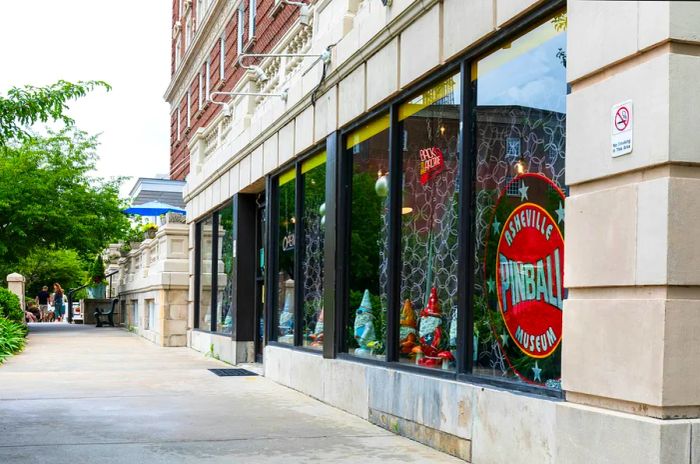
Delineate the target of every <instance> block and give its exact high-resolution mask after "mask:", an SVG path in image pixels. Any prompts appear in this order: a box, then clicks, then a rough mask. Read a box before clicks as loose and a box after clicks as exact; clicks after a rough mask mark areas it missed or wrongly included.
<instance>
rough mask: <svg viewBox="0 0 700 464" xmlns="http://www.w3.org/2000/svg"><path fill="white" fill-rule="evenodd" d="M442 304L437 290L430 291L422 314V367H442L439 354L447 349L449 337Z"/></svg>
mask: <svg viewBox="0 0 700 464" xmlns="http://www.w3.org/2000/svg"><path fill="white" fill-rule="evenodd" d="M443 325H444V321H443V318H442V313H441V312H440V303H438V298H437V290H436V289H435V287H433V288H432V289H431V290H430V298H429V299H428V306H426V307H425V309H423V310H422V311H421V312H420V330H419V331H418V334H419V336H420V339H419V341H420V345H421V348H422V350H423V354H424V357H423V359H421V360H419V361H418V363H419V364H420V365H422V366H428V367H437V366H440V365H442V358H441V357H440V356H439V354H440V353H441V352H442V351H444V350H445V349H446V345H447V337H446V333H445V328H444V327H443Z"/></svg>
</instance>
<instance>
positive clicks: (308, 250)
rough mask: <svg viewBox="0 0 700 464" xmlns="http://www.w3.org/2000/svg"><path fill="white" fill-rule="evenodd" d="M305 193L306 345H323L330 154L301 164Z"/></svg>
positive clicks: (319, 346) (303, 229)
mask: <svg viewBox="0 0 700 464" xmlns="http://www.w3.org/2000/svg"><path fill="white" fill-rule="evenodd" d="M301 172H302V175H303V177H302V185H303V192H304V193H303V196H304V213H303V215H302V239H303V246H302V249H301V253H302V270H303V273H304V274H303V279H304V281H303V292H304V294H303V302H304V307H303V313H302V314H303V318H304V320H303V325H304V326H303V344H304V346H309V347H311V348H318V349H321V348H323V329H324V327H323V252H324V248H323V243H324V232H325V227H324V226H325V222H326V153H325V152H323V153H320V154H318V155H316V156H312V157H311V158H310V159H308V160H306V161H304V162H303V163H302V164H301Z"/></svg>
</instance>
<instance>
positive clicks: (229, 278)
mask: <svg viewBox="0 0 700 464" xmlns="http://www.w3.org/2000/svg"><path fill="white" fill-rule="evenodd" d="M218 235H219V243H218V254H219V256H218V260H217V263H218V268H219V274H218V276H219V277H218V285H217V297H216V331H217V332H220V333H223V334H230V333H231V331H232V326H233V319H232V317H231V316H232V314H231V312H232V308H233V306H232V305H233V207H232V205H228V206H226V207H224V208H223V209H222V210H221V211H219V233H218Z"/></svg>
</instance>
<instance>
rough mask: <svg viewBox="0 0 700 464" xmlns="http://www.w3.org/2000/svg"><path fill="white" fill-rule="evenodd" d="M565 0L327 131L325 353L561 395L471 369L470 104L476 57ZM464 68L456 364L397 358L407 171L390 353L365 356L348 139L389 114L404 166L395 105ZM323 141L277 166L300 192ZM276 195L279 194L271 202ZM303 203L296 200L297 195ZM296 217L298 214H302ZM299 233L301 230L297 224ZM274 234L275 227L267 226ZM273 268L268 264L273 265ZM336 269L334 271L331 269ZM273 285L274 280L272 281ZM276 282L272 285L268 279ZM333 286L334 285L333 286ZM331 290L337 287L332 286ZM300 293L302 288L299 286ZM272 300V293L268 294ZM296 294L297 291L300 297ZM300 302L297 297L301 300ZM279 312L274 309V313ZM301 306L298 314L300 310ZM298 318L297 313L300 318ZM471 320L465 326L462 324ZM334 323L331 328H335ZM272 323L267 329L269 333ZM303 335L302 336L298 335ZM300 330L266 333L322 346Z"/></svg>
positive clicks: (396, 244) (397, 198)
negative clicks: (355, 307) (355, 321)
mask: <svg viewBox="0 0 700 464" xmlns="http://www.w3.org/2000/svg"><path fill="white" fill-rule="evenodd" d="M565 8H566V1H565V0H552V1H550V2H547V3H546V4H544V5H542V6H540V7H539V8H537V9H535V10H533V11H530V12H528V13H527V14H525V15H523V17H522V19H521V20H520V21H517V22H514V23H513V24H511V25H509V26H507V27H504V28H502V29H500V30H498V31H496V32H494V33H492V34H491V35H490V36H489V37H487V38H486V39H485V40H484V41H482V42H480V43H479V44H477V45H476V46H475V47H473V48H472V49H470V50H468V51H467V52H465V53H464V54H462V55H461V56H459V57H458V58H456V59H455V60H453V61H451V62H450V63H448V64H446V65H444V66H442V67H441V68H440V69H439V70H437V71H436V72H434V73H432V74H431V76H430V77H429V78H427V79H424V80H423V81H421V82H420V83H419V84H417V85H414V86H411V87H410V88H407V89H405V90H402V91H401V92H399V93H398V95H397V96H395V97H394V98H392V99H391V101H389V102H387V103H385V104H383V105H381V106H379V107H377V108H375V109H373V110H372V111H370V112H367V113H365V114H364V115H362V117H360V118H358V119H356V120H355V121H353V122H352V123H351V124H348V125H346V126H345V127H343V128H342V129H340V130H338V131H336V132H333V133H332V134H330V135H329V136H328V137H327V139H326V150H327V155H328V164H327V169H328V170H327V186H326V210H327V222H326V227H327V231H326V247H327V248H328V247H332V248H333V249H332V250H330V251H329V250H328V249H327V252H326V269H327V272H326V275H325V278H326V279H327V280H326V301H325V311H326V312H325V322H326V325H325V329H326V332H325V333H324V350H323V356H324V358H337V359H344V360H351V361H353V362H359V363H364V364H370V365H377V366H382V367H385V368H390V369H396V370H401V371H408V372H414V373H418V374H421V375H428V376H432V377H438V378H445V379H450V380H457V381H462V382H465V383H470V384H475V385H490V386H495V387H499V388H504V389H507V390H511V391H519V392H524V393H529V394H535V395H538V396H544V397H549V398H552V399H554V400H558V399H563V398H564V391H563V390H557V389H552V388H548V387H545V386H540V385H532V384H527V383H523V382H518V381H517V380H515V379H508V378H501V377H489V376H484V375H477V374H473V373H472V369H473V363H472V359H473V344H472V343H468V342H467V341H468V340H472V338H473V333H474V325H473V324H474V320H473V313H472V311H470V310H469V309H468V308H470V307H471V304H472V301H473V292H474V281H473V273H472V272H471V269H472V263H471V260H472V259H473V256H474V251H475V250H474V218H473V214H474V206H475V200H476V199H475V195H474V190H475V182H474V176H475V169H476V156H475V154H476V147H475V133H474V130H475V126H474V120H473V111H474V109H475V105H476V101H475V98H474V97H475V95H474V89H473V83H472V80H471V69H472V64H473V63H474V62H476V61H478V60H479V59H481V58H482V57H484V56H486V55H488V54H490V53H492V52H494V51H496V50H497V49H499V48H500V47H502V46H503V45H505V44H507V43H508V42H510V41H511V40H512V39H513V38H514V37H518V36H520V35H521V34H524V33H526V32H527V31H529V30H530V29H532V28H533V27H536V26H538V25H540V24H541V23H542V22H543V21H545V20H546V19H547V18H549V17H551V16H553V15H554V14H556V13H557V12H559V11H562V10H563V9H565ZM458 71H459V74H460V77H461V82H460V85H461V89H460V135H459V141H458V150H459V153H460V165H459V179H460V184H459V191H460V198H459V214H460V217H459V251H458V260H459V265H458V292H457V299H458V318H459V326H458V327H459V329H458V338H457V360H456V361H457V362H456V369H455V370H454V371H445V370H441V369H430V368H425V367H420V366H416V365H412V364H407V363H400V362H399V360H398V349H397V347H398V341H399V319H400V307H399V306H400V305H398V304H397V303H398V302H399V301H400V282H399V277H400V275H399V276H397V275H396V273H397V269H400V265H401V249H400V245H401V242H400V234H401V230H400V226H401V218H400V208H401V191H402V185H401V183H402V179H401V177H402V176H393V177H392V181H391V182H390V191H389V196H390V200H389V217H390V223H389V232H388V233H389V265H388V268H389V289H388V298H387V300H388V308H387V339H386V340H385V343H386V360H378V359H371V358H366V357H360V356H354V355H352V354H349V353H347V340H345V338H346V327H347V324H348V320H347V316H348V314H349V308H348V307H347V301H348V292H349V285H348V284H349V282H348V272H347V269H348V267H347V266H348V265H349V262H348V258H347V257H348V250H349V243H350V211H351V198H350V190H351V188H352V157H351V156H348V155H347V150H345V143H346V140H347V136H348V135H349V134H350V133H351V132H353V131H355V130H356V129H358V128H359V127H361V126H363V125H365V124H367V123H368V122H371V121H372V120H374V119H376V118H378V117H380V116H383V115H386V114H387V113H388V114H389V118H390V125H389V171H390V172H402V170H403V167H402V146H401V145H402V144H401V140H402V134H401V127H402V126H401V124H400V121H399V120H398V110H399V107H400V105H401V104H403V103H405V102H407V101H409V100H410V99H411V98H413V97H415V95H416V94H419V93H420V92H422V91H424V90H426V89H429V88H430V87H432V86H434V85H435V84H437V83H439V82H440V81H441V80H444V79H445V78H447V77H449V76H450V75H454V74H456V73H457V72H458ZM319 150H320V148H319V147H315V148H314V149H312V150H309V151H308V152H306V153H305V155H304V156H302V157H300V158H299V159H298V160H295V161H294V162H293V163H291V164H287V165H286V166H285V167H284V168H280V170H279V171H280V172H286V171H287V170H288V169H289V168H290V167H291V166H292V165H295V166H296V169H297V178H296V181H297V189H296V193H297V196H299V194H300V192H301V190H300V186H299V183H300V181H301V176H300V175H299V173H300V166H301V162H303V160H304V159H306V158H307V157H308V156H313V154H315V153H318V151H319ZM278 175H279V172H277V173H275V174H272V175H271V176H270V177H269V178H268V179H269V180H272V181H271V182H269V184H268V185H270V186H272V187H273V188H271V189H268V192H269V194H270V195H271V197H270V198H272V199H275V198H276V191H275V190H274V186H275V185H276V178H277V177H276V176H278ZM273 203H274V202H273ZM273 203H269V204H273ZM297 204H298V201H297ZM269 217H271V218H273V220H275V221H276V211H274V212H273V211H270V216H269ZM297 223H299V221H297ZM276 225H277V224H276V223H274V224H273V223H269V226H268V227H269V229H268V230H270V231H274V230H276V229H275V227H276ZM295 233H298V232H295ZM270 235H272V234H270ZM269 244H270V250H271V252H272V254H271V255H270V256H269V259H270V260H271V261H270V262H271V263H274V262H275V261H274V259H275V258H276V256H273V254H276V246H277V244H276V242H274V241H272V242H269ZM295 259H297V261H296V262H295V266H298V265H299V264H298V263H300V261H299V260H298V258H297V255H296V254H295ZM273 268H276V264H275V266H272V265H271V266H269V268H268V269H273ZM328 271H332V272H328ZM267 277H268V282H275V280H274V279H272V280H271V273H268V276H267ZM275 285H276V284H275ZM271 287H272V286H271ZM329 287H330V288H332V290H329ZM274 292H276V288H274V289H273V288H271V289H270V292H269V293H268V295H269V296H270V297H272V296H273V295H274V296H275V298H276V293H274ZM331 292H332V294H331ZM296 293H300V292H296ZM268 301H271V298H269V299H268ZM295 301H296V302H298V301H299V299H298V296H297V299H296V300H295ZM266 306H267V309H266V310H267V316H268V319H267V320H268V321H269V325H272V324H274V323H275V321H274V319H273V318H270V316H271V315H272V313H274V311H275V310H276V308H273V307H272V305H270V304H267V305H266ZM296 307H297V308H299V305H297V306H296ZM273 317H274V316H273ZM297 317H298V314H295V318H297ZM299 320H300V319H297V321H299ZM465 325H466V327H465ZM298 326H299V324H298V323H295V331H298ZM330 329H332V330H330ZM269 333H270V331H268V334H269ZM300 339H301V337H300V336H299V340H300ZM296 341H297V337H296V334H295V345H294V346H292V345H288V344H282V343H278V342H276V341H275V340H274V339H273V338H270V339H269V343H270V344H271V345H275V346H280V347H283V348H288V349H294V350H302V351H306V352H311V353H314V354H318V353H319V352H318V351H317V350H313V349H309V348H306V347H303V346H298V345H297V344H296Z"/></svg>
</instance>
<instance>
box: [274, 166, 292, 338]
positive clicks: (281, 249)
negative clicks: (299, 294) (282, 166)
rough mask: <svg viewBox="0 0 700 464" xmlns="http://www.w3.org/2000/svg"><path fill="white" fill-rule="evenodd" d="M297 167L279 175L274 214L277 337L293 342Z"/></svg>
mask: <svg viewBox="0 0 700 464" xmlns="http://www.w3.org/2000/svg"><path fill="white" fill-rule="evenodd" d="M295 179H296V170H295V169H290V170H289V171H287V172H286V173H284V174H282V175H280V176H279V178H278V185H279V188H278V201H279V203H278V211H279V214H278V217H277V226H278V233H277V260H278V267H277V274H276V278H277V289H278V297H277V302H276V303H277V305H276V318H275V320H276V323H277V341H278V342H280V343H287V344H290V345H291V344H294V322H295V321H294V305H295V298H296V295H295V288H296V283H295V275H294V250H295V247H296V246H295V241H296V237H295V225H296V221H297V219H296V216H295V199H296V187H295Z"/></svg>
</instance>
